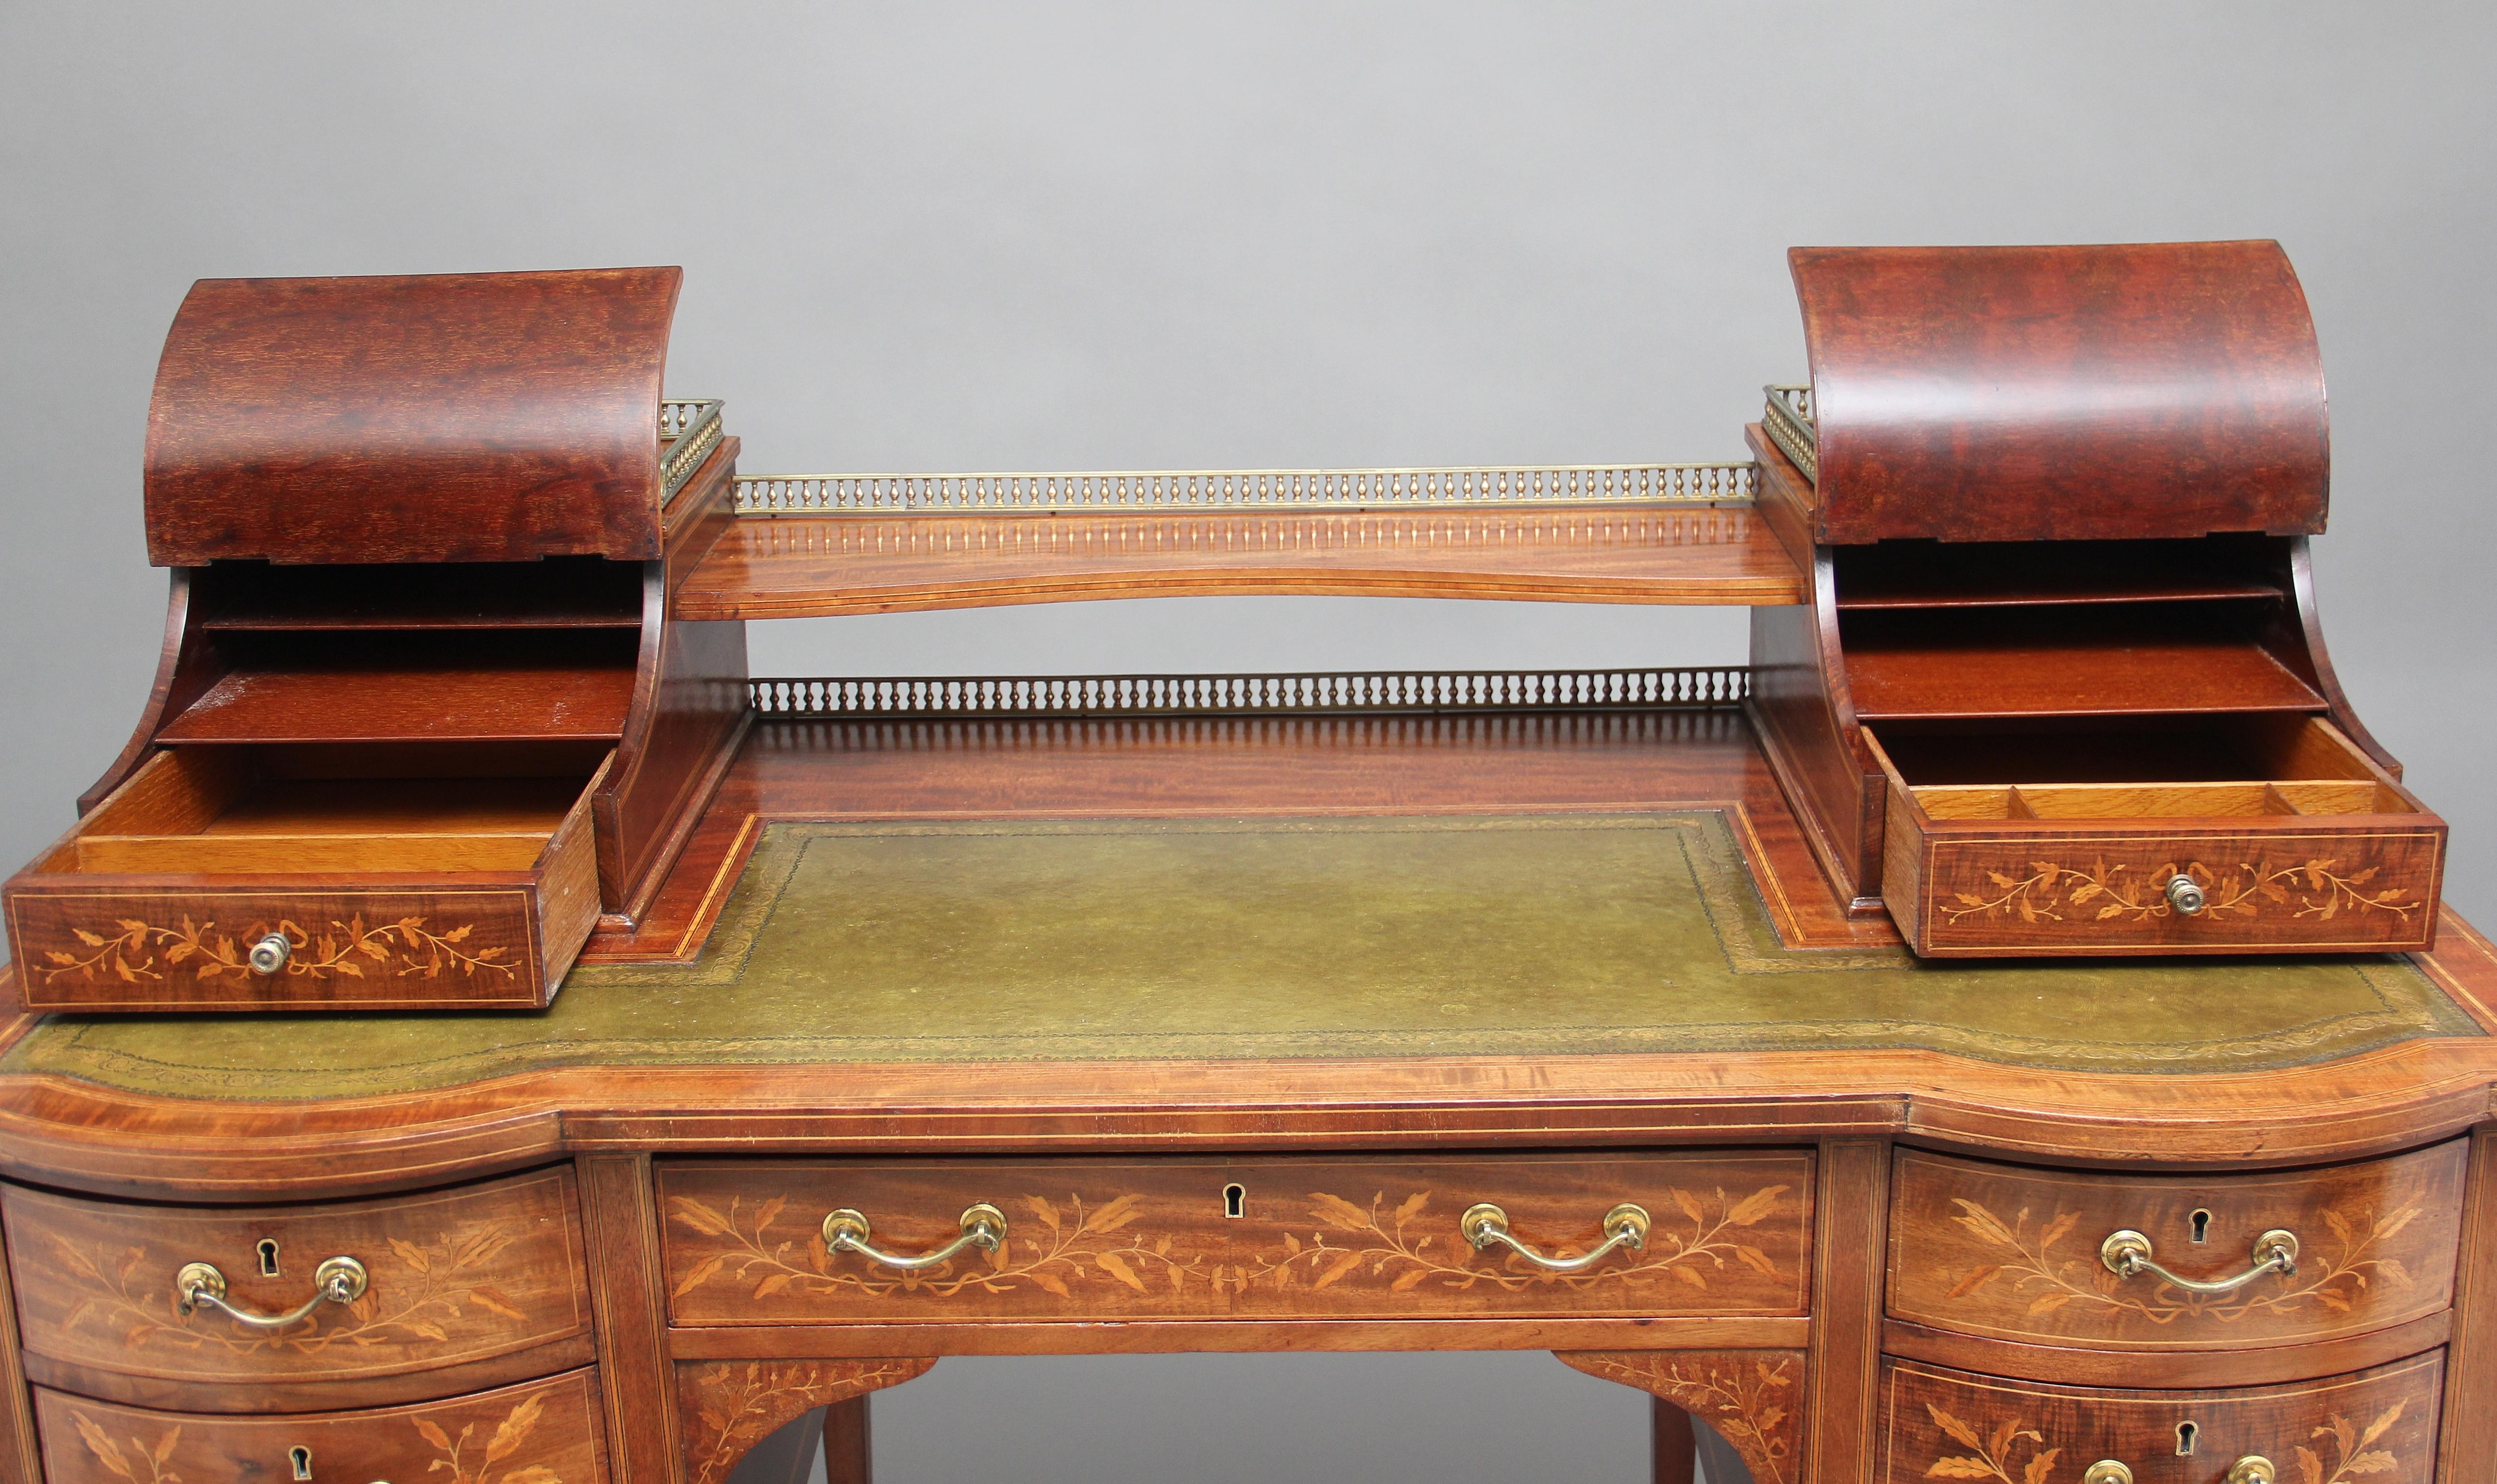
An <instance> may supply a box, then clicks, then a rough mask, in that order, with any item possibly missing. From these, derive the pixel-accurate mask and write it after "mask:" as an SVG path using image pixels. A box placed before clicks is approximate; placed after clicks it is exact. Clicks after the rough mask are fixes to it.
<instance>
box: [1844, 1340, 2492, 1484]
mask: <svg viewBox="0 0 2497 1484" xmlns="http://www.w3.org/2000/svg"><path fill="white" fill-rule="evenodd" d="M2444 1373H2445V1353H2444V1352H2443V1351H2442V1350H2438V1351H2432V1352H2430V1353H2428V1354H2426V1355H2422V1356H2418V1357H2415V1358H2413V1359H2410V1360H2406V1361H2399V1362H2396V1363H2395V1364H2393V1365H2389V1366H2382V1367H2379V1368H2377V1369H2375V1370H2373V1371H2361V1372H2357V1373H2354V1374H2350V1375H2341V1376H2334V1377H2330V1378H2328V1379H2325V1380H2320V1381H2298V1382H2293V1383H2292V1384H2289V1385H2283V1386H2261V1387H2244V1388H2240V1389H2236V1390H2228V1391H2104V1390H2098V1389H2095V1388H2088V1387H2076V1386H2043V1385H2033V1384H2030V1383H2028V1382H2023V1381H2006V1380H1998V1379H1995V1378H1993V1377H1990V1376H1982V1375H1972V1374H1969V1373H1964V1372H1958V1371H1944V1370H1942V1369H1940V1368H1937V1367H1930V1366H1922V1365H1917V1364H1915V1363H1913V1362H1910V1361H1891V1362H1889V1363H1887V1364H1886V1365H1884V1366H1883V1367H1882V1392H1883V1396H1882V1408H1881V1416H1882V1419H1883V1421H1882V1427H1883V1430H1884V1432H1885V1434H1886V1437H1885V1438H1884V1441H1883V1448H1882V1462H1881V1473H1880V1474H1879V1475H1878V1477H1879V1478H1881V1479H1882V1480H1884V1481H1886V1484H1912V1481H1914V1484H1922V1481H1923V1480H1926V1479H1934V1478H1944V1479H1990V1480H2017V1481H2021V1484H2068V1481H2077V1480H2079V1479H2081V1478H2082V1476H2083V1474H2084V1472H2085V1471H2086V1470H2087V1469H2088V1468H2090V1466H2091V1465H2093V1464H2096V1463H2098V1462H2100V1461H2101V1460H2112V1461H2114V1462H2116V1463H2119V1464H2122V1465H2124V1466H2125V1467H2126V1468H2127V1469H2128V1470H2130V1472H2131V1475H2132V1477H2133V1478H2134V1480H2136V1481H2138V1484H2168V1481H2175V1484H2188V1481H2190V1484H2219V1481H2220V1480H2222V1479H2224V1478H2226V1477H2227V1475H2228V1470H2229V1468H2230V1466H2231V1465H2233V1464H2235V1463H2236V1462H2237V1461H2238V1460H2239V1459H2242V1458H2246V1457H2249V1456H2252V1457H2257V1458H2262V1459H2268V1460H2269V1461H2270V1462H2271V1464H2272V1465H2273V1468H2274V1473H2275V1476H2276V1477H2277V1478H2278V1479H2279V1480H2280V1481H2281V1484H2327V1481H2328V1484H2356V1481H2358V1480H2360V1479H2362V1478H2363V1479H2364V1480H2365V1484H2431V1481H2433V1480H2434V1479H2435V1477H2436V1444H2437V1414H2438V1407H2439V1404H2440V1401H2441V1392H2442V1389H2443V1385H2444ZM2189 1447H2190V1448H2191V1449H2192V1451H2191V1452H2190V1453H2181V1452H2180V1450H2182V1449H2185V1448H2189ZM2041 1459H2042V1460H2044V1461H2045V1462H2044V1463H2042V1464H2041V1463H2040V1462H2039V1460H2041Z"/></svg>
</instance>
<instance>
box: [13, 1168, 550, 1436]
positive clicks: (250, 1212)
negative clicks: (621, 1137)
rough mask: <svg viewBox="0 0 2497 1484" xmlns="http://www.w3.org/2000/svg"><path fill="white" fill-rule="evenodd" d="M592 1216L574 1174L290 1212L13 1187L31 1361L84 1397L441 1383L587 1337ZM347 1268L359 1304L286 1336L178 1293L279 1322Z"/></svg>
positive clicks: (314, 1317)
mask: <svg viewBox="0 0 2497 1484" xmlns="http://www.w3.org/2000/svg"><path fill="white" fill-rule="evenodd" d="M578 1209H579V1201H578V1198H577V1197H576V1195H575V1193H574V1189H573V1176H572V1172H571V1171H570V1170H567V1169H558V1170H551V1171H546V1172H543V1173H539V1174H534V1175H522V1176H516V1177H514V1178H511V1179H508V1180H501V1181H495V1182H492V1183H490V1184H479V1185H469V1186H464V1187H461V1188H458V1189H454V1190H446V1191H436V1192H432V1193H429V1194H424V1195H410V1196H395V1197H391V1198H388V1199H383V1200H374V1201H357V1202H348V1203H341V1204H338V1205H334V1206H296V1207H276V1208H269V1207H261V1208H223V1209H217V1208H184V1207H174V1206H130V1205H123V1204H120V1203H118V1202H113V1201H98V1200H86V1199H81V1198H78V1197H73V1196H65V1195H54V1194H50V1193H48V1192H44V1191H37V1190H26V1189H19V1188H16V1187H0V1216H5V1218H6V1221H7V1225H8V1239H9V1242H8V1251H9V1270H10V1274H11V1276H12V1278H13V1279H15V1281H16V1291H17V1309H18V1324H19V1334H20V1335H21V1337H22V1339H23V1342H24V1345H25V1349H26V1352H27V1354H28V1356H29V1359H30V1361H32V1362H35V1363H36V1364H37V1367H38V1368H39V1369H40V1370H41V1373H42V1374H43V1375H45V1376H47V1377H50V1378H53V1379H56V1380H59V1381H61V1382H63V1383H65V1384H74V1385H75V1387H76V1389H78V1390H80V1391H92V1390H104V1391H107V1392H109V1393H117V1394H125V1395H127V1394H131V1393H132V1392H133V1391H134V1390H136V1391H138V1392H140V1393H141V1394H143V1395H146V1396H149V1397H153V1396H155V1395H158V1394H160V1392H161V1388H148V1387H142V1388H133V1387H131V1386H127V1385H124V1386H111V1385H103V1386H98V1385H93V1384H88V1383H84V1382H79V1381H78V1379H77V1377H78V1375H79V1374H81V1373H106V1374H107V1375H109V1376H110V1375H119V1376H130V1377H143V1378H146V1379H148V1380H149V1381H151V1382H163V1383H169V1384H178V1385H185V1386H192V1387H208V1386H221V1385H222V1386H234V1385H237V1384H238V1383H249V1384H252V1385H265V1384H267V1383H277V1382H288V1381H302V1382H312V1381H320V1382H328V1381H340V1380H349V1379H356V1378H364V1377H378V1376H386V1375H399V1374H405V1373H414V1372H428V1371H437V1370H444V1369H447V1368H450V1367H454V1366H459V1365H467V1364H472V1363H476V1362H481V1361H486V1360H490V1359H491V1358H494V1357H498V1356H506V1355H511V1354H513V1353H514V1352H518V1351H522V1350H528V1349H531V1348H533V1347H536V1346H539V1345H546V1344H550V1343H553V1342H561V1341H564V1340H566V1339H567V1338H569V1337H576V1336H585V1335H586V1334H587V1333H588V1329H589V1317H588V1306H587V1295H586V1289H585V1277H584V1274H583V1270H582V1260H581V1240H580V1236H579V1230H578V1224H577V1223H578V1217H577V1216H576V1213H577V1211H578ZM264 1244H274V1248H273V1250H271V1251H269V1253H268V1257H267V1260H268V1263H269V1265H273V1266H274V1267H275V1268H276V1270H277V1276H275V1277H264V1276H262V1270H263V1266H264V1255H263V1245H264ZM333 1257H348V1258H352V1259H354V1260H355V1261H356V1262H357V1263H358V1264H360V1265H361V1266H362V1267H363V1271H364V1273H365V1275H366V1282H365V1286H364V1291H363V1294H362V1296H361V1297H358V1298H356V1299H355V1300H354V1301H353V1302H351V1303H345V1304H340V1303H336V1302H322V1303H319V1304H316V1305H314V1306H313V1308H312V1310H311V1312H310V1313H309V1314H308V1315H306V1316H305V1318H304V1319H303V1320H301V1321H300V1323H297V1324H294V1325H290V1326H288V1327H286V1328H284V1329H281V1330H261V1329H255V1328H252V1327H249V1326H247V1325H245V1324H243V1323H241V1322H239V1321H237V1320H236V1319H234V1318H232V1317H230V1316H228V1315H226V1314H224V1313H220V1312H217V1311H216V1310H214V1309H213V1307H204V1306H197V1305H195V1306H194V1307H193V1308H192V1310H191V1312H189V1313H187V1314H186V1313H184V1312H182V1311H181V1306H180V1303H179V1295H178V1293H177V1291H176V1277H177V1275H178V1274H180V1273H181V1272H182V1271H183V1270H184V1268H185V1267H186V1266H187V1265H189V1264H193V1263H205V1264H208V1265H210V1266H212V1267H214V1268H215V1269H216V1270H217V1272H218V1274H219V1275H220V1276H221V1277H222V1278H223V1279H224V1282H225V1285H226V1292H225V1300H226V1302H227V1303H230V1304H232V1305H234V1306H235V1307H237V1308H239V1309H243V1310H248V1311H251V1312H254V1313H258V1314H262V1315H277V1314H284V1313H286V1312H288V1311H290V1310H294V1309H296V1308H297V1307H299V1306H300V1305H301V1304H303V1303H304V1302H305V1301H306V1300H308V1299H311V1298H312V1297H313V1296H314V1294H315V1293H316V1292H317V1291H319V1281H318V1279H316V1278H315V1273H316V1271H317V1270H318V1269H319V1268H320V1267H321V1265H322V1264H323V1263H325V1262H326V1261H327V1260H329V1259H331V1258H333ZM46 1362H48V1363H50V1364H48V1365H45V1364H43V1363H46ZM62 1368H69V1369H68V1371H67V1372H66V1373H65V1372H64V1371H63V1369H62ZM548 1369H553V1366H550V1367H549V1368H548ZM213 1405H216V1406H217V1407H218V1408H219V1409H228V1408H233V1409H260V1408H261V1407H266V1406H269V1405H284V1404H283V1403H282V1402H270V1401H265V1400H264V1401H258V1402H251V1401H248V1400H244V1401H239V1402H238V1401H237V1400H231V1399H226V1398H220V1399H219V1400H217V1401H216V1402H215V1403H214V1404H213ZM357 1484H363V1480H358V1481H357Z"/></svg>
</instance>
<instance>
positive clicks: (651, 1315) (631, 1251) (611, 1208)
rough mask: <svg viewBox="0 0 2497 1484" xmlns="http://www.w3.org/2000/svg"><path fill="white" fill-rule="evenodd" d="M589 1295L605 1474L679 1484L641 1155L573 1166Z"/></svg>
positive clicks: (655, 1217) (654, 1238)
mask: <svg viewBox="0 0 2497 1484" xmlns="http://www.w3.org/2000/svg"><path fill="white" fill-rule="evenodd" d="M579 1170H580V1175H581V1204H582V1216H583V1217H584V1218H585V1224H586V1225H587V1227H588V1231H589V1297H590V1306H591V1309H592V1310H593V1311H594V1312H595V1313H596V1314H597V1316H598V1349H599V1355H598V1380H599V1385H600V1387H601V1388H602V1389H603V1390H604V1391H605V1393H606V1400H607V1467H608V1475H609V1477H610V1478H611V1479H613V1480H614V1481H615V1484H680V1480H682V1478H683V1473H682V1468H683V1465H682V1458H683V1447H682V1444H681V1442H680V1440H679V1438H678V1436H677V1427H676V1421H677V1408H676V1407H675V1406H673V1405H670V1404H671V1403H672V1402H674V1400H675V1396H674V1392H675V1390H676V1388H675V1386H674V1384H673V1377H672V1376H671V1374H670V1371H669V1366H668V1316H667V1314H666V1312H665V1311H664V1310H662V1309H661V1307H660V1304H661V1300H662V1298H663V1296H664V1295H665V1294H666V1293H667V1291H668V1285H667V1282H666V1279H664V1278H663V1277H662V1276H661V1272H660V1263H659V1201H658V1189H657V1187H656V1186H655V1185H654V1184H652V1183H651V1176H650V1156H649V1155H648V1154H593V1155H589V1156H586V1157H585V1158H583V1159H582V1160H581V1161H580V1165H579Z"/></svg>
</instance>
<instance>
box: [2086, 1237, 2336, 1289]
mask: <svg viewBox="0 0 2497 1484" xmlns="http://www.w3.org/2000/svg"><path fill="white" fill-rule="evenodd" d="M2099 1261H2100V1262H2102V1263H2104V1264H2105V1265H2106V1270H2107V1271H2108V1272H2109V1273H2112V1274H2114V1275H2115V1276H2116V1277H2118V1278H2132V1277H2134V1276H2135V1275H2136V1274H2142V1273H2147V1274H2149V1275H2150V1276H2151V1277H2153V1278H2155V1279H2159V1280H2160V1281H2161V1282H2163V1283H2165V1284H2166V1285H2167V1286H2169V1287H2171V1288H2174V1289H2177V1290H2179V1291H2181V1292H2185V1293H2198V1294H2202V1295H2205V1296H2211V1295H2217V1294H2224V1293H2234V1292H2236V1291H2237V1290H2238V1289H2240V1288H2243V1287H2244V1286H2245V1285H2246V1284H2248V1283H2251V1282H2253V1281H2254V1280H2255V1279H2259V1278H2260V1277H2262V1276H2263V1275H2264V1274H2266V1273H2278V1274H2281V1275H2282V1276H2284V1277H2286V1276H2288V1275H2289V1274H2292V1273H2295V1272H2296V1271H2297V1234H2296V1233H2294V1232H2288V1231H2283V1230H2281V1229H2280V1228H2278V1227H2274V1228H2273V1229H2271V1230H2270V1231H2267V1232H2265V1233H2263V1234H2262V1235H2261V1236H2260V1237H2257V1238H2256V1239H2255V1250H2254V1263H2255V1265H2254V1266H2253V1267H2251V1268H2248V1269H2247V1270H2246V1271H2245V1272H2243V1273H2240V1274H2238V1275H2237V1276H2236V1277H2234V1278H2219V1279H2195V1278H2182V1277H2179V1276H2178V1275H2176V1274H2174V1273H2170V1272H2168V1271H2167V1270H2166V1269H2165V1268H2163V1267H2161V1266H2160V1265H2159V1264H2158V1263H2156V1262H2153V1261H2151V1257H2150V1239H2149V1238H2148V1237H2145V1236H2143V1235H2142V1234H2141V1233H2139V1232H2137V1231H2132V1230H2129V1229H2128V1230H2125V1231H2118V1232H2109V1233H2108V1234H2107V1239H2106V1240H2105V1241H2104V1242H2102V1243H2100V1244H2099Z"/></svg>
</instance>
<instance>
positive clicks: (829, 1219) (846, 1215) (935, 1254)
mask: <svg viewBox="0 0 2497 1484" xmlns="http://www.w3.org/2000/svg"><path fill="white" fill-rule="evenodd" d="M873 1235H874V1233H873V1232H872V1231H871V1230H870V1229H869V1226H868V1224H867V1217H866V1216H861V1215H860V1214H859V1213H858V1212H856V1211H853V1210H851V1209H850V1208H849V1207H847V1206H844V1207H842V1208H841V1209H840V1210H838V1211H836V1212H834V1213H833V1214H832V1215H831V1216H826V1217H824V1246H825V1247H830V1248H831V1249H832V1250H833V1251H835V1252H856V1253H858V1254H859V1255H860V1256H861V1257H864V1258H866V1259H867V1260H868V1261H869V1262H878V1263H882V1264H884V1265H885V1266H886V1267H888V1268H894V1269H898V1270H899V1271H901V1272H903V1273H916V1272H918V1271H919V1270H921V1269H923V1268H932V1267H935V1266H937V1265H938V1264H940V1263H945V1262H950V1261H952V1260H953V1259H954V1258H955V1256H956V1255H957V1254H959V1253H961V1252H962V1251H963V1249H964V1248H965V1247H978V1248H979V1249H980V1250H982V1251H984V1252H994V1251H996V1249H997V1248H998V1247H1003V1246H1004V1245H1005V1240H1006V1214H1005V1213H1004V1212H1002V1211H999V1210H998V1209H997V1208H996V1207H995V1206H992V1205H990V1204H989V1203H988V1202H986V1201H982V1202H980V1203H979V1204H977V1205H975V1206H971V1207H968V1208H966V1209H965V1210H964V1212H963V1234H962V1235H961V1236H959V1237H956V1238H955V1239H954V1240H953V1241H951V1242H948V1243H946V1244H945V1245H944V1246H943V1247H937V1248H935V1249H933V1250H932V1251H926V1252H922V1253H920V1254H919V1255H918V1256H916V1257H906V1256H903V1255H902V1254H901V1253H899V1252H879V1251H877V1250H876V1249H875V1248H874V1247H869V1245H868V1242H869V1238H870V1237H872V1236H873Z"/></svg>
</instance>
